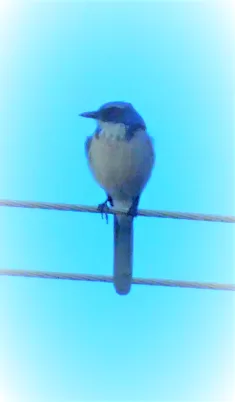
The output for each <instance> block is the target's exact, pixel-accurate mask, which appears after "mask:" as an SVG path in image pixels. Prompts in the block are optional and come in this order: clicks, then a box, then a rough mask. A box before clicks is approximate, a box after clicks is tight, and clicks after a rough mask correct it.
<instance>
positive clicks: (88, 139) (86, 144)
mask: <svg viewBox="0 0 235 402" xmlns="http://www.w3.org/2000/svg"><path fill="white" fill-rule="evenodd" d="M92 138H93V136H92V135H91V136H90V137H87V139H86V142H85V153H86V156H87V157H88V155H89V150H90V146H91V141H92Z"/></svg>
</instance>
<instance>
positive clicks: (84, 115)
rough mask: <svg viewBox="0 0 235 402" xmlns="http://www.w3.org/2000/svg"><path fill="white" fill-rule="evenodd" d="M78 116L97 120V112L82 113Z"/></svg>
mask: <svg viewBox="0 0 235 402" xmlns="http://www.w3.org/2000/svg"><path fill="white" fill-rule="evenodd" d="M79 116H81V117H86V118H87V119H98V112H84V113H80V114H79Z"/></svg>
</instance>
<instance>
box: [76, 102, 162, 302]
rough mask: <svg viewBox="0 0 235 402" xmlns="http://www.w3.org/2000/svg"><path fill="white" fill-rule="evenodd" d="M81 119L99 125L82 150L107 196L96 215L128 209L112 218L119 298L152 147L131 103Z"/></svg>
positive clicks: (126, 284) (125, 289) (124, 290)
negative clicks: (106, 210)
mask: <svg viewBox="0 0 235 402" xmlns="http://www.w3.org/2000/svg"><path fill="white" fill-rule="evenodd" d="M80 116H82V117H87V118H91V119H95V120H96V122H97V127H96V130H95V132H94V134H93V135H92V136H90V137H88V138H87V140H86V143H85V151H86V156H87V158H88V163H89V167H90V169H91V172H92V174H93V176H94V178H95V179H96V181H97V182H98V183H99V185H100V186H101V187H102V188H103V189H104V191H105V192H106V195H107V198H106V200H105V202H103V203H102V204H99V208H100V211H101V212H104V211H105V209H106V208H107V205H108V203H109V204H110V205H111V207H112V206H113V207H115V208H123V209H126V211H127V214H126V215H115V216H114V268H113V277H114V286H115V289H116V292H117V293H118V294H120V295H125V294H128V293H129V291H130V288H131V282H132V260H133V219H134V217H135V216H136V215H137V208H138V204H139V201H140V195H141V193H142V191H143V189H144V187H145V186H146V184H147V182H148V180H149V178H150V176H151V173H152V169H153V166H154V161H155V154H154V149H153V143H152V140H151V138H150V137H149V135H148V133H147V130H146V125H145V122H144V120H143V118H142V117H141V116H140V115H139V113H138V112H137V111H136V110H135V109H134V107H133V106H132V104H131V103H127V102H109V103H106V104H104V105H102V106H101V107H100V108H99V109H98V110H96V111H93V112H85V113H81V114H80Z"/></svg>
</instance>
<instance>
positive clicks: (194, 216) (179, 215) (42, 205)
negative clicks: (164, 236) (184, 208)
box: [0, 200, 235, 223]
mask: <svg viewBox="0 0 235 402" xmlns="http://www.w3.org/2000/svg"><path fill="white" fill-rule="evenodd" d="M0 207H13V208H31V209H49V210H56V211H71V212H90V213H100V211H99V209H98V207H92V206H88V205H77V204H58V203H56V204H55V203H50V202H31V201H13V200H0ZM105 213H107V214H112V215H114V214H125V213H126V211H125V210H121V209H115V208H112V210H111V209H107V210H106V211H105ZM138 216H144V217H149V218H171V219H187V220H194V221H207V222H224V223H235V216H223V215H212V214H198V213H188V212H170V211H154V210H147V209H140V210H138Z"/></svg>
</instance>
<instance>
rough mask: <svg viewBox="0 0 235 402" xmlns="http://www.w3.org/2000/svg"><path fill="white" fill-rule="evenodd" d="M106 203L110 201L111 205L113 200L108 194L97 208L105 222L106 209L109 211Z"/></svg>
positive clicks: (106, 217)
mask: <svg viewBox="0 0 235 402" xmlns="http://www.w3.org/2000/svg"><path fill="white" fill-rule="evenodd" d="M108 203H110V205H111V206H112V207H113V200H112V198H111V197H110V196H108V198H107V200H105V202H102V203H101V204H99V205H98V210H99V211H100V213H101V217H102V219H104V216H105V219H106V223H107V224H108V213H107V212H108V211H109V206H108Z"/></svg>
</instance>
